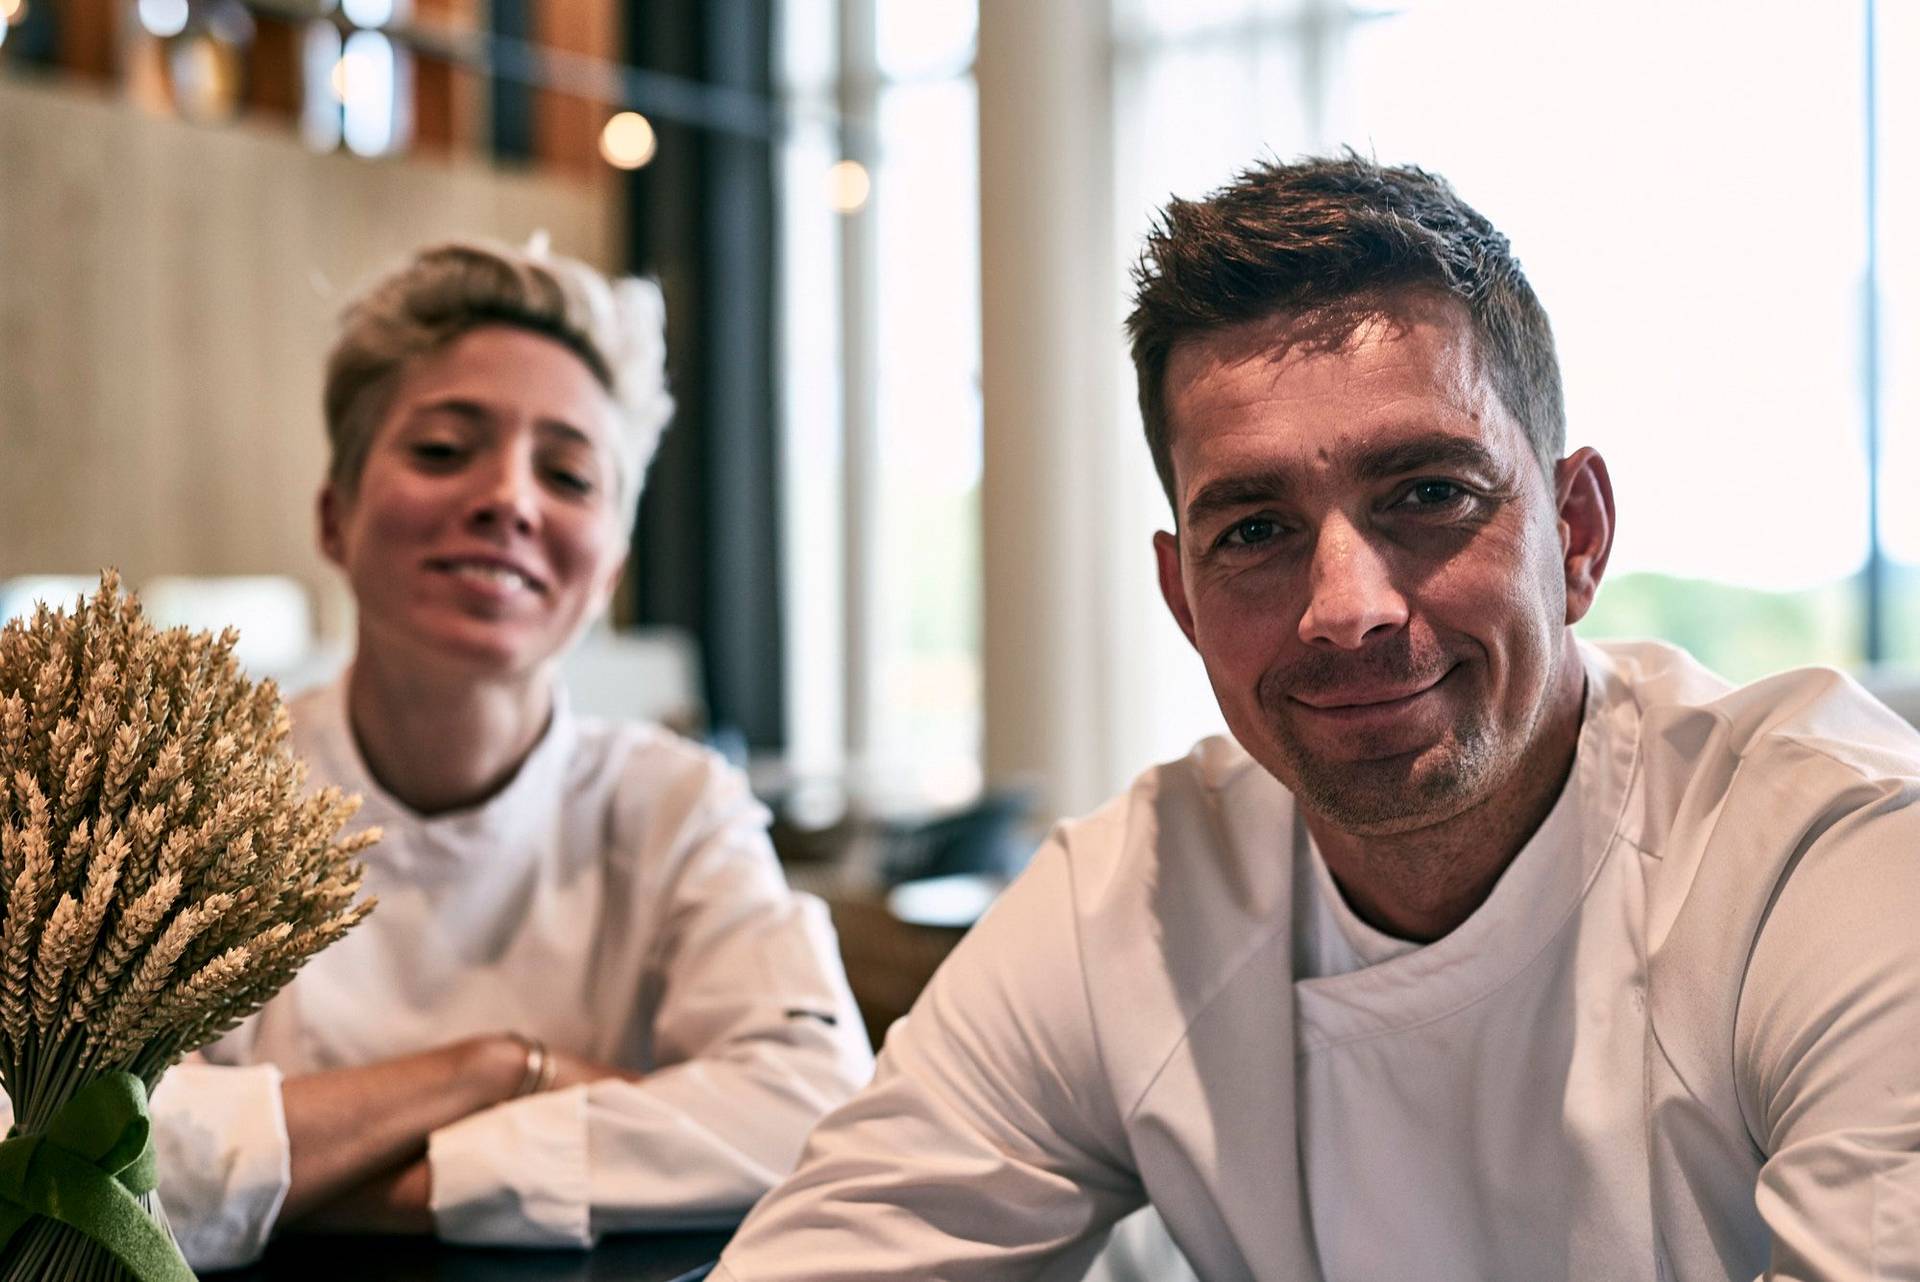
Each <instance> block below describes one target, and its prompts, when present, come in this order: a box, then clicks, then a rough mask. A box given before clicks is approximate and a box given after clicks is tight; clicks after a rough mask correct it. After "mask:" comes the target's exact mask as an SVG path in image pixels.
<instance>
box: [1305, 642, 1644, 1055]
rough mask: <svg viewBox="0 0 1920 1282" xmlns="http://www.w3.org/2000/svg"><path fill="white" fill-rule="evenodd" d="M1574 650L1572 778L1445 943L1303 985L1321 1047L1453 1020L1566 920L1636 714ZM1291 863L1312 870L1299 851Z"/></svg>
mask: <svg viewBox="0 0 1920 1282" xmlns="http://www.w3.org/2000/svg"><path fill="white" fill-rule="evenodd" d="M1576 644H1579V646H1580V655H1581V658H1582V660H1583V661H1584V664H1585V667H1586V670H1587V691H1586V704H1585V711H1584V714H1583V719H1582V722H1581V727H1580V738H1579V742H1578V745H1577V746H1576V747H1575V749H1574V758H1573V770H1572V771H1571V773H1570V774H1569V775H1568V777H1567V783H1566V786H1565V788H1563V789H1562V790H1561V794H1560V798H1559V800H1558V801H1556V802H1555V803H1554V807H1553V809H1552V811H1551V812H1549V814H1548V816H1547V818H1546V820H1545V821H1544V822H1543V823H1542V824H1541V825H1540V827H1539V828H1538V829H1537V830H1536V831H1535V832H1534V834H1533V836H1532V837H1531V838H1529V839H1528V841H1527V844H1526V845H1525V846H1523V847H1521V850H1520V853H1519V854H1518V855H1516V856H1515V857H1514V859H1513V862H1512V863H1511V864H1509V865H1508V866H1507V870H1506V871H1505V872H1504V873H1503V874H1501V877H1500V880H1499V882H1498V883H1497V884H1496V885H1495V886H1494V888H1493V893H1492V894H1491V895H1489V896H1488V897H1487V901H1486V902H1485V903H1483V904H1481V905H1480V907H1479V908H1478V909H1476V910H1475V911H1474V913H1473V915H1472V916H1471V917H1469V918H1467V920H1466V921H1464V922H1462V923H1461V924H1460V925H1459V926H1458V927H1456V928H1455V929H1454V930H1453V931H1452V932H1451V933H1450V934H1448V935H1446V936H1445V937H1443V938H1441V939H1438V940H1435V941H1434V942H1433V943H1431V944H1428V945H1426V946H1425V947H1422V948H1415V949H1413V950H1411V951H1408V952H1405V953H1402V954H1401V955H1399V956H1397V957H1390V958H1388V959H1387V960H1385V961H1382V962H1380V963H1379V964H1377V965H1373V966H1368V967H1365V968H1364V969H1361V970H1355V971H1350V972H1348V973H1346V974H1341V975H1332V976H1327V977H1325V978H1321V979H1313V980H1303V981H1301V982H1300V983H1299V984H1298V985H1297V986H1296V991H1297V995H1298V997H1299V999H1300V1001H1301V1003H1302V1013H1303V1014H1305V1015H1307V1016H1308V1019H1309V1022H1310V1023H1311V1024H1313V1025H1314V1026H1315V1027H1316V1029H1317V1031H1318V1032H1319V1033H1320V1034H1321V1035H1323V1036H1326V1037H1329V1038H1334V1039H1338V1040H1346V1039H1348V1038H1351V1037H1359V1036H1368V1035H1371V1034H1374V1033H1383V1032H1389V1031H1393V1030H1395V1029H1399V1028H1404V1027H1408V1026H1410V1025H1412V1024H1416V1023H1421V1022H1424V1021H1427V1020H1431V1019H1437V1018H1440V1017H1442V1016H1444V1015H1446V1014H1448V1013H1450V1012H1451V1011H1454V1010H1458V1009H1460V1008H1461V1007H1463V1006H1466V1005H1468V1004H1470V1003H1472V1002H1474V1001H1477V1000H1479V999H1480V998H1481V997H1483V996H1485V995H1486V994H1488V993H1490V992H1492V991H1493V990H1494V989H1496V988H1498V987H1499V986H1500V985H1502V984H1504V983H1506V982H1507V981H1508V980H1510V979H1511V978H1513V976H1514V975H1516V974H1517V973H1519V972H1520V971H1521V970H1523V969H1524V968H1525V967H1526V966H1527V965H1528V963H1530V962H1531V961H1532V960H1533V958H1534V957H1536V956H1537V955H1538V954H1539V953H1540V951H1541V949H1543V948H1545V947H1546V946H1547V945H1548V944H1549V943H1550V942H1551V941H1552V939H1553V938H1554V936H1555V935H1556V934H1558V932H1559V931H1560V930H1562V929H1563V928H1565V926H1566V924H1567V922H1568V921H1569V920H1570V919H1571V918H1572V917H1573V915H1574V911H1575V909H1576V908H1577V907H1578V906H1579V903H1580V901H1581V899H1582V897H1583V896H1584V895H1585V894H1586V892H1587V890H1588V888H1589V887H1591V885H1592V884H1593V880H1594V877H1595V875H1596V874H1597V873H1598V871H1599V869H1600V867H1601V864H1602V863H1603V862H1604V860H1605V858H1606V856H1607V852H1608V851H1609V850H1610V849H1612V848H1613V846H1614V845H1615V844H1616V843H1615V838H1616V837H1617V836H1618V835H1619V833H1620V829H1621V824H1622V822H1623V820H1624V818H1625V814H1626V802H1627V796H1628V790H1629V785H1630V783H1631V781H1632V777H1633V769H1634V763H1635V756H1636V751H1637V747H1638V739H1639V733H1638V732H1639V709H1638V707H1637V705H1636V704H1635V702H1634V699H1633V697H1632V694H1631V692H1630V691H1629V690H1628V688H1627V686H1626V685H1625V683H1624V682H1623V681H1622V680H1621V679H1620V676H1619V674H1618V673H1617V672H1616V670H1615V669H1614V667H1613V665H1612V663H1611V661H1610V660H1608V658H1607V657H1606V655H1604V654H1603V653H1602V652H1601V651H1599V650H1598V649H1596V648H1594V647H1591V646H1588V645H1585V644H1584V643H1576ZM1298 827H1299V828H1300V830H1301V832H1302V833H1303V834H1304V829H1305V825H1298ZM1295 856H1296V857H1297V858H1317V855H1315V854H1314V852H1312V851H1311V850H1309V849H1305V848H1303V847H1302V846H1300V845H1296V848H1295ZM1323 893H1329V894H1332V895H1333V902H1332V903H1331V904H1330V905H1329V907H1330V908H1331V909H1332V911H1333V912H1335V913H1336V914H1346V915H1347V916H1348V917H1351V916H1352V909H1350V908H1348V907H1347V905H1346V904H1345V903H1344V902H1343V901H1341V900H1340V898H1339V894H1338V891H1337V889H1335V888H1334V887H1333V885H1332V880H1331V878H1327V879H1325V891H1324V892H1323ZM1355 924H1360V923H1358V922H1357V919H1356V922H1355Z"/></svg>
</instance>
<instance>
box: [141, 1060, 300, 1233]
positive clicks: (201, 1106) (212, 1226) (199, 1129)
mask: <svg viewBox="0 0 1920 1282" xmlns="http://www.w3.org/2000/svg"><path fill="white" fill-rule="evenodd" d="M280 1082H281V1078H280V1070H279V1069H278V1068H276V1067H274V1066H273V1065H272V1064H255V1065H249V1066H245V1067H229V1066H226V1065H219V1064H209V1063H207V1062H205V1061H204V1060H201V1059H199V1058H197V1057H195V1058H190V1059H188V1060H187V1061H185V1062H183V1063H181V1064H179V1065H178V1066H176V1067H175V1068H173V1069H172V1070H171V1071H170V1072H168V1073H167V1075H166V1076H165V1077H163V1078H161V1079H160V1084H159V1086H158V1087H157V1088H155V1090H154V1094H153V1140H154V1149H155V1151H156V1153H157V1155H158V1157H159V1162H160V1201H161V1205H162V1206H164V1207H165V1208H166V1213H167V1219H168V1222H169V1223H170V1224H171V1225H172V1227H173V1233H174V1237H175V1239H176V1240H178V1242H179V1243H180V1251H181V1253H182V1254H183V1255H185V1256H186V1257H187V1262H188V1263H189V1264H191V1265H193V1266H194V1267H195V1268H196V1269H224V1268H234V1267H237V1266H239V1265H242V1264H248V1263H251V1262H252V1261H254V1260H256V1259H258V1258H259V1257H260V1253H261V1252H262V1251H263V1250H264V1249H265V1248H266V1245H267V1236H268V1234H270V1233H271V1232H272V1231H273V1225H274V1221H275V1220H276V1219H277V1218H278V1217H279V1214H280V1204H281V1203H282V1202H283V1201H284V1200H285V1199H286V1196H287V1186H288V1184H289V1183H291V1179H292V1175H291V1168H290V1165H289V1158H288V1148H287V1119H286V1113H285V1111H284V1109H283V1108H282V1106H281V1098H280Z"/></svg>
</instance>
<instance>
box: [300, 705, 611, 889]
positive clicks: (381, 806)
mask: <svg viewBox="0 0 1920 1282" xmlns="http://www.w3.org/2000/svg"><path fill="white" fill-rule="evenodd" d="M352 675H353V674H352V669H351V668H349V669H348V670H347V671H346V672H343V673H342V674H341V675H340V677H339V678H338V680H336V681H335V682H334V684H333V687H332V688H331V689H330V690H328V691H327V692H326V694H325V695H324V697H322V698H320V699H317V700H315V701H314V706H316V707H317V708H318V709H320V710H321V711H322V715H323V717H324V720H323V721H322V722H320V723H319V724H312V725H309V726H308V727H307V730H308V733H310V734H311V735H312V736H313V738H312V740H311V742H312V743H313V744H314V745H315V746H316V748H317V751H316V752H315V755H316V756H320V757H324V758H325V761H324V768H323V769H322V770H321V771H320V772H319V773H321V774H323V775H324V776H325V777H327V778H329V779H331V780H332V781H333V782H334V784H335V785H336V786H338V787H339V788H340V789H341V791H343V792H354V793H359V794H360V796H361V798H362V803H361V807H360V813H359V814H358V815H357V816H356V817H355V821H354V826H355V827H363V826H366V825H368V824H378V825H380V826H382V827H385V828H393V827H395V826H397V825H404V826H405V827H406V828H407V829H408V830H409V831H410V832H411V833H413V834H414V835H415V836H416V837H417V838H418V840H417V841H414V842H409V843H406V845H407V847H408V848H409V849H411V850H413V851H416V852H417V853H418V854H419V855H423V856H424V855H430V856H432V857H433V858H434V859H435V861H436V862H438V861H439V860H442V859H445V860H464V859H469V858H475V857H481V856H483V855H485V854H486V853H487V852H495V855H496V857H497V852H498V851H500V850H503V849H505V850H514V849H520V848H523V847H524V846H525V845H526V844H527V843H528V842H530V841H532V840H533V839H534V838H535V837H537V836H538V834H539V832H540V831H541V830H542V829H543V828H544V827H545V825H546V823H547V818H546V817H547V816H548V815H549V814H550V812H551V811H552V799H553V797H555V796H556V795H558V793H559V791H560V790H561V788H562V786H563V784H564V780H565V777H566V771H567V764H568V761H569V760H570V759H571V756H572V752H573V745H574V742H575V739H576V737H577V734H578V726H577V723H576V721H575V719H574V716H573V711H572V707H571V704H570V701H569V699H568V697H567V691H566V689H565V687H564V686H562V685H561V684H560V683H559V682H558V681H555V683H554V686H553V710H552V713H551V715H550V716H549V717H548V720H547V728H546V730H545V731H543V732H542V733H541V736H540V739H539V742H537V743H535V744H534V746H533V750H532V751H531V752H529V753H528V754H527V758H526V760H525V761H522V762H521V763H520V768H519V769H518V770H517V771H515V772H514V776H513V778H512V779H510V780H508V782H507V785H506V786H505V787H504V788H502V789H500V791H498V792H496V793H495V794H494V795H493V796H491V797H489V798H487V799H486V800H485V801H482V802H480V803H479V804H478V805H475V806H469V807H466V808H464V809H460V810H450V811H447V812H445V813H444V814H438V815H422V814H420V813H418V812H417V811H415V810H414V809H413V808H412V807H410V806H408V805H407V804H406V803H405V802H403V801H401V800H400V799H399V798H398V797H395V796H394V795H393V794H392V793H390V792H388V791H387V790H386V789H385V788H384V787H382V786H381V785H380V782H379V780H377V779H375V778H374V776H373V772H372V770H370V769H369V768H368V766H367V763H366V759H365V757H363V756H362V755H361V752H360V744H359V742H358V741H357V740H356V739H355V738H354V734H353V728H352V722H351V720H350V719H349V714H348V711H347V688H348V682H349V680H350V679H351V677H352ZM384 849H386V850H388V851H392V850H393V849H395V846H394V845H389V846H387V847H384ZM382 850H383V847H382V846H374V847H373V848H372V849H371V850H370V851H369V852H368V858H369V859H370V860H371V861H372V862H375V863H378V862H381V853H382Z"/></svg>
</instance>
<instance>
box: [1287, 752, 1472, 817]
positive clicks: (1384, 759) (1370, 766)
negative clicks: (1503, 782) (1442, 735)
mask: <svg viewBox="0 0 1920 1282" xmlns="http://www.w3.org/2000/svg"><path fill="white" fill-rule="evenodd" d="M1287 755H1288V757H1289V758H1290V759H1289V760H1288V761H1287V762H1286V768H1285V769H1282V770H1272V773H1273V774H1274V776H1275V777H1276V778H1278V779H1279V780H1280V781H1281V782H1282V783H1284V784H1286V785H1287V787H1288V788H1289V789H1291V790H1292V792H1293V794H1294V796H1295V798H1296V799H1297V800H1298V801H1299V803H1300V805H1301V806H1302V807H1303V808H1305V809H1307V810H1309V811H1312V812H1313V813H1315V814H1317V815H1319V816H1321V817H1323V818H1324V819H1325V820H1326V821H1327V822H1328V823H1330V824H1332V825H1334V826H1335V827H1337V828H1339V829H1341V830H1342V831H1345V832H1350V833H1353V834H1354V835H1355V836H1370V837H1378V836H1391V835H1395V834H1399V833H1405V832H1413V831H1417V830H1419V829H1421V828H1426V827H1429V826H1431V825H1433V824H1437V823H1443V822H1445V821H1446V820H1448V819H1451V818H1453V817H1455V816H1456V815H1459V814H1460V813H1462V812H1463V811H1466V810H1468V809H1471V808H1472V807H1473V806H1474V805H1475V804H1476V803H1477V802H1478V801H1479V800H1480V799H1481V797H1480V793H1481V791H1482V789H1481V788H1480V787H1479V786H1478V785H1480V784H1481V783H1482V782H1483V781H1482V779H1481V777H1480V775H1481V772H1479V771H1476V770H1474V769H1473V768H1472V765H1471V754H1470V753H1467V752H1465V751H1464V750H1463V749H1462V748H1461V746H1460V745H1458V744H1437V745H1432V746H1430V747H1428V748H1425V749H1420V750H1416V751H1412V752H1401V753H1392V754H1387V755H1382V756H1378V757H1357V758H1340V759H1333V758H1326V757H1307V756H1305V755H1301V754H1291V753H1290V754H1287Z"/></svg>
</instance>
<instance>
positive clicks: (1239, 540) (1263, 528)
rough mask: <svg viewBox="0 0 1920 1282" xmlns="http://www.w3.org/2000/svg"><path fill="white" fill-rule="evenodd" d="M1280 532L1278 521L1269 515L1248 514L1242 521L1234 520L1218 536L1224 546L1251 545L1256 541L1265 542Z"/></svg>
mask: <svg viewBox="0 0 1920 1282" xmlns="http://www.w3.org/2000/svg"><path fill="white" fill-rule="evenodd" d="M1279 533H1280V523H1279V522H1278V521H1276V520H1274V519H1273V518H1271V517H1266V516H1250V517H1248V518H1247V519H1246V520H1244V521H1235V522H1234V523H1233V524H1232V525H1231V526H1229V527H1228V528H1227V532H1226V533H1225V534H1223V535H1221V536H1220V542H1221V544H1222V545H1223V546H1226V547H1252V546H1253V545H1254V544H1256V543H1265V542H1266V541H1267V540H1268V539H1271V538H1273V537H1274V536H1275V535H1277V534H1279Z"/></svg>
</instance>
